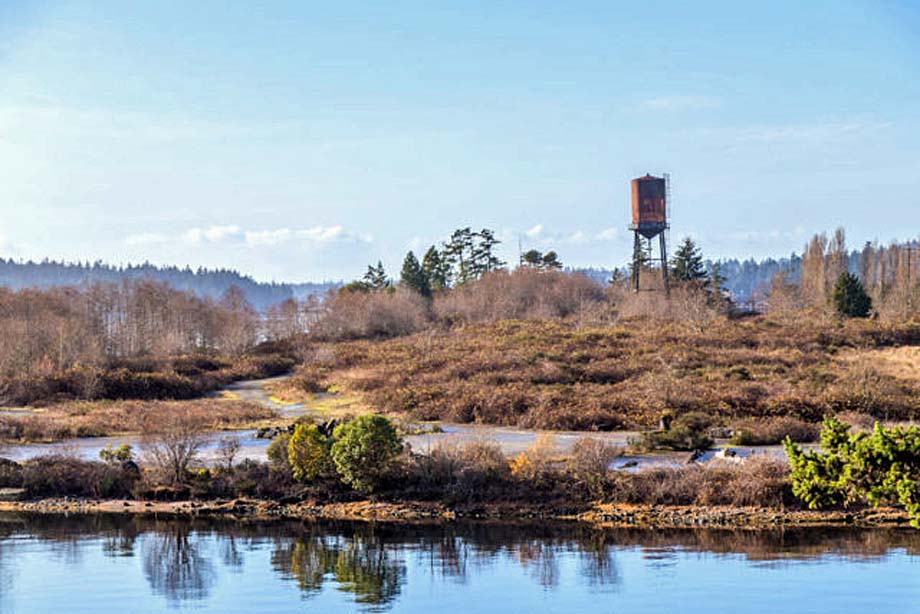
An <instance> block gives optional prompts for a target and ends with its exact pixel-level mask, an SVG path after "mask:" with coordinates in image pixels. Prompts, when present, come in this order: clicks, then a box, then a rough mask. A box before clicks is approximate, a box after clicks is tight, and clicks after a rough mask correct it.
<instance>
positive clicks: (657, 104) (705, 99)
mask: <svg viewBox="0 0 920 614" xmlns="http://www.w3.org/2000/svg"><path fill="white" fill-rule="evenodd" d="M643 106H644V107H645V108H647V109H652V110H654V111H682V110H686V109H712V108H715V107H718V106H719V100H718V99H717V98H713V97H712V96H696V95H683V96H659V97H657V98H650V99H648V100H646V101H645V102H644V103H643Z"/></svg>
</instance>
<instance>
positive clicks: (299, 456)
mask: <svg viewBox="0 0 920 614" xmlns="http://www.w3.org/2000/svg"><path fill="white" fill-rule="evenodd" d="M329 461H330V457H329V440H328V439H327V438H326V437H324V436H323V434H322V433H320V432H319V429H318V428H317V427H316V425H315V424H305V423H300V424H298V425H297V426H296V427H295V428H294V434H293V435H291V438H290V441H288V463H290V465H291V473H292V474H293V475H294V479H296V480H299V481H301V482H305V481H307V480H313V479H316V477H317V476H319V475H320V474H321V473H323V472H324V471H325V470H326V469H327V468H328V467H329Z"/></svg>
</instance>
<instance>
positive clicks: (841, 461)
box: [785, 418, 920, 528]
mask: <svg viewBox="0 0 920 614" xmlns="http://www.w3.org/2000/svg"><path fill="white" fill-rule="evenodd" d="M785 448H786V454H787V456H788V457H789V464H790V466H791V468H792V490H793V493H794V494H795V495H796V496H797V497H798V498H799V499H801V500H802V501H803V502H804V503H805V504H806V505H808V507H810V508H812V509H823V508H826V507H833V506H837V505H851V504H853V503H858V502H864V503H868V504H869V505H871V506H873V507H876V506H879V505H895V504H897V505H901V506H902V507H904V508H905V509H906V510H907V512H908V514H909V515H910V517H911V524H912V525H913V526H915V527H918V528H920V429H918V428H917V427H914V426H911V427H906V428H905V427H894V428H889V429H886V428H883V427H882V426H881V425H879V424H878V423H876V425H875V428H874V429H873V430H872V432H871V433H866V432H858V433H850V426H849V425H847V424H844V423H842V422H840V421H839V420H837V419H836V418H827V419H825V421H824V425H823V428H822V430H821V449H822V451H820V452H817V451H807V452H806V451H803V450H802V449H801V448H800V447H799V446H797V445H795V444H794V443H793V442H792V441H790V440H786V442H785Z"/></svg>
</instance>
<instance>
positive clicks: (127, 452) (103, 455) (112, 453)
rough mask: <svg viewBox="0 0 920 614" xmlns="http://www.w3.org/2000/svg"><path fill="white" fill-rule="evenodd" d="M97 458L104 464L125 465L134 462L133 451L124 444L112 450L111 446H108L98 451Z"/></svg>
mask: <svg viewBox="0 0 920 614" xmlns="http://www.w3.org/2000/svg"><path fill="white" fill-rule="evenodd" d="M99 458H100V459H102V461H103V462H105V463H118V464H121V463H127V462H129V461H133V460H134V450H133V449H132V448H131V446H129V445H128V444H126V443H123V444H121V445H120V446H118V447H117V448H113V447H112V444H109V445H107V446H106V447H104V448H102V449H101V450H99Z"/></svg>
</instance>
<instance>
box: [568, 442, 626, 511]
mask: <svg viewBox="0 0 920 614" xmlns="http://www.w3.org/2000/svg"><path fill="white" fill-rule="evenodd" d="M621 454H622V450H621V449H620V448H617V447H615V446H612V445H610V444H608V443H606V442H604V441H601V440H599V439H595V438H593V437H582V438H581V439H579V440H578V441H576V442H575V444H574V445H573V446H572V451H571V453H570V454H569V457H568V459H567V467H568V471H569V475H570V476H571V477H572V478H573V479H574V480H575V481H576V482H578V483H579V484H581V485H583V486H584V487H585V488H586V489H587V492H588V493H589V495H590V496H591V497H593V498H595V499H599V498H601V497H603V496H604V492H605V490H606V484H607V472H608V470H609V468H610V463H612V462H613V460H614V459H615V458H617V457H619V456H620V455H621Z"/></svg>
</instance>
